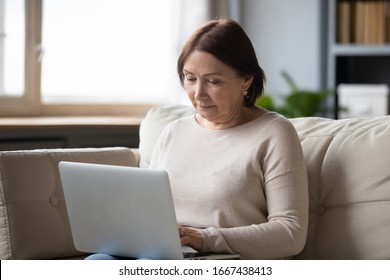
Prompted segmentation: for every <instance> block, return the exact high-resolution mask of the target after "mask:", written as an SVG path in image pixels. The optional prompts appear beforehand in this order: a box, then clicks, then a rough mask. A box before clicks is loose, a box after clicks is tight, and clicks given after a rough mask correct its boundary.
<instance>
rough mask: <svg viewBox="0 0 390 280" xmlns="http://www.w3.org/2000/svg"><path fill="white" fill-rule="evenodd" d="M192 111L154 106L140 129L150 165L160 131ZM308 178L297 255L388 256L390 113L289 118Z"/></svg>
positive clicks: (143, 156)
mask: <svg viewBox="0 0 390 280" xmlns="http://www.w3.org/2000/svg"><path fill="white" fill-rule="evenodd" d="M193 113H194V109H193V108H191V107H187V106H171V107H161V108H156V109H153V110H151V111H150V112H149V114H148V115H147V116H146V118H145V119H144V121H143V123H142V124H141V130H140V141H141V143H140V157H141V162H143V164H144V165H145V166H147V165H148V162H149V160H150V157H151V154H152V152H153V147H154V144H155V141H156V139H157V138H158V136H159V134H160V132H161V130H162V129H163V128H164V127H165V126H166V125H167V124H168V123H170V122H171V121H173V120H175V119H177V118H179V117H183V116H187V115H191V114H193ZM291 122H292V124H293V125H294V126H295V128H296V130H297V132H298V135H299V137H300V140H301V144H302V149H303V153H304V156H305V161H306V166H307V170H308V177H309V195H310V198H309V199H310V209H309V212H310V213H309V214H310V221H309V230H308V236H307V242H306V245H305V248H304V250H303V251H302V252H301V253H300V254H299V255H298V256H296V258H298V259H390V246H389V244H390V169H389V166H390V116H384V117H376V118H361V119H347V120H332V119H325V118H316V117H310V118H296V119H291Z"/></svg>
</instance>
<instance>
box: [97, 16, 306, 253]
mask: <svg viewBox="0 0 390 280" xmlns="http://www.w3.org/2000/svg"><path fill="white" fill-rule="evenodd" d="M177 70H178V74H179V78H180V81H181V84H182V85H183V87H184V89H185V91H186V92H187V94H188V97H189V99H190V100H191V102H192V104H193V106H194V107H195V109H196V114H195V115H193V116H191V117H186V118H183V119H180V120H177V121H174V122H172V123H171V124H170V125H168V126H167V128H166V129H165V130H164V131H163V133H162V134H161V136H160V138H159V140H158V142H157V144H156V147H155V149H154V152H153V155H152V159H151V163H150V168H154V169H163V170H166V171H167V172H168V174H169V179H170V183H171V188H172V195H173V200H174V204H175V212H176V216H177V220H178V223H179V225H180V226H179V232H180V237H181V242H182V244H183V245H188V246H190V247H193V248H194V249H196V250H197V251H200V252H214V253H236V254H239V255H240V257H241V258H242V259H281V258H288V257H291V256H293V255H295V254H297V253H299V252H300V251H301V250H302V248H303V246H304V244H305V240H306V232H307V224H308V187H307V175H306V169H305V165H304V160H303V154H302V148H301V146H300V141H299V139H298V137H297V134H296V131H295V129H294V127H293V126H292V124H291V123H290V122H289V121H288V120H286V119H285V118H284V117H282V116H280V115H279V114H277V113H273V112H269V111H267V110H265V109H263V108H259V107H257V106H256V105H255V101H256V99H257V98H258V97H260V96H261V94H262V93H263V84H264V81H265V76H264V72H263V70H262V69H261V68H260V66H259V65H258V62H257V58H256V54H255V51H254V49H253V46H252V44H251V42H250V40H249V38H248V37H247V35H246V34H245V32H244V30H243V29H242V28H241V27H240V26H239V25H238V24H237V23H236V22H234V21H232V20H228V19H222V20H213V21H210V22H208V23H207V24H206V25H204V26H202V27H201V28H199V29H198V30H197V31H195V33H194V34H193V35H192V36H191V38H190V39H189V41H188V42H187V43H186V45H185V46H184V48H183V50H182V53H181V55H180V57H179V59H178V66H177ZM103 258H105V259H110V256H106V255H104V256H101V255H92V256H91V257H90V259H103Z"/></svg>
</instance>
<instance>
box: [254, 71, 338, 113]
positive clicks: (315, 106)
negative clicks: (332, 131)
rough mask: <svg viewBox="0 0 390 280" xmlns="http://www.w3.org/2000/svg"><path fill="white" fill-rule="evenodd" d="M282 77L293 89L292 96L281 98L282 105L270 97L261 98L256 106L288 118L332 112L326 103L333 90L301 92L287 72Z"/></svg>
mask: <svg viewBox="0 0 390 280" xmlns="http://www.w3.org/2000/svg"><path fill="white" fill-rule="evenodd" d="M282 76H283V78H284V79H285V80H286V82H287V83H288V85H289V87H290V89H291V92H290V94H288V95H283V96H281V99H282V100H281V101H282V102H281V104H280V105H278V104H276V102H274V99H273V98H272V97H271V96H269V95H264V96H262V97H260V98H259V99H258V100H257V101H256V105H258V106H260V107H263V108H266V109H268V110H270V111H275V112H278V113H280V114H282V115H284V116H285V117H287V118H297V117H310V116H323V115H325V114H326V113H327V112H329V111H330V109H331V108H329V106H326V105H327V104H326V102H325V101H326V100H327V99H328V97H330V96H331V95H333V94H334V91H333V90H321V91H310V90H301V89H299V88H298V87H297V85H296V84H295V82H294V81H293V79H292V78H291V76H290V75H289V74H288V73H287V72H285V71H283V72H282Z"/></svg>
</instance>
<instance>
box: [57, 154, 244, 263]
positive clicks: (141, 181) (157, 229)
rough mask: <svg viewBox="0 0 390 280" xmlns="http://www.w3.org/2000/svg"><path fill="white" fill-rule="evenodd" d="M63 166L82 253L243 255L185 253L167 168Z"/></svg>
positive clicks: (154, 256)
mask: <svg viewBox="0 0 390 280" xmlns="http://www.w3.org/2000/svg"><path fill="white" fill-rule="evenodd" d="M59 170H60V177H61V182H62V187H63V190H64V195H65V202H66V207H67V211H68V216H69V223H70V227H71V231H72V236H73V241H74V245H75V247H76V249H77V250H79V251H82V252H90V253H105V254H109V255H114V256H120V257H128V258H148V259H175V260H177V259H186V258H190V259H238V258H239V256H238V255H230V254H198V253H197V252H196V251H195V250H191V249H190V250H185V251H186V252H184V253H183V248H182V246H181V244H180V237H179V232H178V225H177V222H176V216H175V210H174V206H173V200H172V194H171V189H170V185H169V178H168V174H167V173H166V172H165V171H162V170H151V169H143V168H136V167H123V166H114V165H102V164H89V163H76V162H65V161H62V162H60V163H59Z"/></svg>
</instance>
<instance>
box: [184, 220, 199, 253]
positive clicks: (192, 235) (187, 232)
mask: <svg viewBox="0 0 390 280" xmlns="http://www.w3.org/2000/svg"><path fill="white" fill-rule="evenodd" d="M179 234H180V241H181V245H184V246H190V247H191V248H193V249H195V250H196V251H198V252H200V251H201V250H202V248H203V242H204V240H203V235H202V232H201V231H200V229H198V228H192V227H185V226H179Z"/></svg>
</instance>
